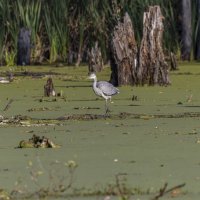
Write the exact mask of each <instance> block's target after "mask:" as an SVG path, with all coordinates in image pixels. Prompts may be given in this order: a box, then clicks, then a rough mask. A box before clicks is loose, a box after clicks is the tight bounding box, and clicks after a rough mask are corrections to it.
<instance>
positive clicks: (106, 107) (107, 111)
mask: <svg viewBox="0 0 200 200" xmlns="http://www.w3.org/2000/svg"><path fill="white" fill-rule="evenodd" d="M105 110H106V114H108V113H109V112H110V110H109V108H108V99H106V101H105Z"/></svg>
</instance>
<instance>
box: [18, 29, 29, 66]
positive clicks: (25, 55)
mask: <svg viewBox="0 0 200 200" xmlns="http://www.w3.org/2000/svg"><path fill="white" fill-rule="evenodd" d="M30 55H31V31H30V30H29V29H27V28H21V29H20V32H19V34H18V41H17V65H30Z"/></svg>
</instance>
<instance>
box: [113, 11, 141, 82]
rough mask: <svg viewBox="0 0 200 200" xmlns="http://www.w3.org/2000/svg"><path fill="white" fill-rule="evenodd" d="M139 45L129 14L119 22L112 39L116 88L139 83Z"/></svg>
mask: <svg viewBox="0 0 200 200" xmlns="http://www.w3.org/2000/svg"><path fill="white" fill-rule="evenodd" d="M136 60H137V44H136V40H135V35H134V30H133V25H132V22H131V19H130V17H129V15H128V13H126V14H125V16H124V18H123V21H122V22H118V24H117V25H116V27H115V29H114V33H113V35H112V39H111V70H112V74H111V78H110V82H111V83H112V84H113V85H115V86H120V85H135V84H136V83H137V72H136V65H137V62H136Z"/></svg>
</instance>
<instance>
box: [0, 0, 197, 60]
mask: <svg viewBox="0 0 200 200" xmlns="http://www.w3.org/2000/svg"><path fill="white" fill-rule="evenodd" d="M197 3H198V0H193V1H192V4H193V12H192V13H193V16H192V19H193V22H192V24H193V47H194V52H195V49H196V47H195V44H196V43H197V41H198V40H199V34H198V33H199V29H200V28H199V24H200V23H199V20H200V19H199V15H198V11H197ZM179 4H180V1H174V0H109V1H108V0H59V1H58V0H42V1H41V0H34V1H33V0H15V1H13V0H0V21H1V22H2V23H0V63H5V53H6V52H7V53H9V52H14V53H13V55H14V54H15V53H16V50H17V35H18V32H19V29H20V27H22V26H25V27H27V28H30V29H31V32H32V42H33V44H34V48H33V51H36V50H35V49H37V51H39V53H37V54H38V55H40V54H41V55H43V56H44V57H45V58H46V59H47V60H48V61H49V62H51V63H52V62H56V61H58V60H60V61H67V59H68V55H69V53H72V54H73V58H74V59H73V62H74V63H77V64H79V62H80V61H81V59H83V61H84V58H85V57H86V56H85V55H86V52H87V49H90V48H91V47H92V46H93V45H94V43H95V42H96V41H98V43H99V46H100V47H101V50H102V55H103V57H104V60H105V61H106V60H108V59H109V48H108V47H109V38H110V35H111V33H112V30H113V27H114V26H115V24H116V21H117V20H118V19H120V18H121V17H123V15H124V13H125V12H128V13H129V15H130V16H131V19H132V22H133V26H134V31H135V36H136V39H137V41H138V43H140V41H141V38H142V28H143V13H144V12H145V11H146V10H147V8H148V6H150V5H160V6H161V9H162V13H163V16H164V18H165V19H164V24H165V31H164V48H165V49H166V51H173V52H174V53H177V52H179V48H180V43H179V12H177V9H178V7H179Z"/></svg>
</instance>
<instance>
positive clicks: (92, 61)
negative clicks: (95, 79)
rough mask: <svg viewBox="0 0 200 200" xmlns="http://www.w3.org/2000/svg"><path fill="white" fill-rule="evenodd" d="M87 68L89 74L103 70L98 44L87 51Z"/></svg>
mask: <svg viewBox="0 0 200 200" xmlns="http://www.w3.org/2000/svg"><path fill="white" fill-rule="evenodd" d="M88 68H89V72H100V71H101V70H102V69H103V58H102V55H101V49H100V48H99V47H98V42H96V43H95V46H94V47H92V49H91V50H90V51H88Z"/></svg>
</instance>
